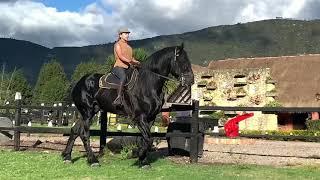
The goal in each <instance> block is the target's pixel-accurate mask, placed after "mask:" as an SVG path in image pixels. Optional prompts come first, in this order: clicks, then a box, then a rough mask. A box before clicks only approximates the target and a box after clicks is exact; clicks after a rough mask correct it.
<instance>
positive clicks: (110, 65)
mask: <svg viewBox="0 0 320 180" xmlns="http://www.w3.org/2000/svg"><path fill="white" fill-rule="evenodd" d="M114 63H115V58H114V55H110V56H108V57H107V60H106V72H110V71H111V69H112V68H113V65H114Z"/></svg>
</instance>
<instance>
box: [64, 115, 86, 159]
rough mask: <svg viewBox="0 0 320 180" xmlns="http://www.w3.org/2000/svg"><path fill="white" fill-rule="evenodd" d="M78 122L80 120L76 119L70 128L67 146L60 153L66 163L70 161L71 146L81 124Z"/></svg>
mask: <svg viewBox="0 0 320 180" xmlns="http://www.w3.org/2000/svg"><path fill="white" fill-rule="evenodd" d="M80 123H81V121H77V122H76V124H75V125H74V126H73V127H72V128H71V133H70V136H69V139H68V143H67V146H66V148H65V150H64V151H63V152H62V154H61V156H62V157H63V161H64V162H66V163H69V162H71V152H72V147H73V144H74V141H75V140H76V139H77V137H78V136H79V134H80V126H81V125H80Z"/></svg>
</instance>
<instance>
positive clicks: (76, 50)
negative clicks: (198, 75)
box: [0, 19, 320, 83]
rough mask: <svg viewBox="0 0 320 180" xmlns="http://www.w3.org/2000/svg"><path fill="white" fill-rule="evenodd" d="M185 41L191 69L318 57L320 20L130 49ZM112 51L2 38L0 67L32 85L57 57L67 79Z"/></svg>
mask: <svg viewBox="0 0 320 180" xmlns="http://www.w3.org/2000/svg"><path fill="white" fill-rule="evenodd" d="M181 42H184V44H185V47H186V50H187V52H188V54H189V56H190V59H191V61H192V63H193V64H198V65H206V64H207V63H208V62H209V61H211V60H220V59H226V58H238V57H258V56H280V55H297V54H305V53H306V54H309V53H320V21H319V20H313V21H301V20H289V19H273V20H264V21H257V22H250V23H245V24H241V23H238V24H235V25H223V26H216V27H209V28H205V29H202V30H199V31H194V32H187V33H183V34H174V35H165V36H157V37H153V38H148V39H142V40H133V41H130V44H131V45H132V47H133V48H144V49H146V50H147V51H148V52H149V53H153V52H154V51H156V50H159V49H161V48H163V47H167V46H172V45H179V44H180V43H181ZM112 52H113V43H108V44H101V45H92V46H84V47H56V48H53V49H49V48H46V47H43V46H40V45H37V44H34V43H31V42H27V41H20V40H14V39H4V38H2V39H0V63H1V62H2V63H3V62H5V63H6V65H7V67H9V69H12V68H13V67H17V68H23V69H24V71H25V72H26V74H27V77H28V79H29V80H30V82H32V83H34V82H35V81H36V78H37V75H38V72H39V70H40V67H41V65H42V63H44V62H47V61H49V60H50V59H52V58H56V59H57V60H58V61H60V62H61V63H62V64H63V66H64V68H65V71H66V73H67V74H68V76H69V77H70V75H71V74H72V72H73V70H74V68H75V66H76V65H77V64H78V63H80V62H81V61H88V60H90V59H95V60H96V61H98V62H103V61H105V60H106V57H107V56H108V55H110V54H112Z"/></svg>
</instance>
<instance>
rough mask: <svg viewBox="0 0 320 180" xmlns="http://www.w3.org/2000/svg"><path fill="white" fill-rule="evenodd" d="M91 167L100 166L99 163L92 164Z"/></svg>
mask: <svg viewBox="0 0 320 180" xmlns="http://www.w3.org/2000/svg"><path fill="white" fill-rule="evenodd" d="M90 166H91V167H100V164H99V163H92V164H91V165H90Z"/></svg>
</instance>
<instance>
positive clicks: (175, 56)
mask: <svg viewBox="0 0 320 180" xmlns="http://www.w3.org/2000/svg"><path fill="white" fill-rule="evenodd" d="M178 56H179V54H178V50H177V47H175V49H174V59H173V62H174V63H175V62H176V61H177V57H178ZM172 67H173V65H172V64H171V68H172ZM144 70H147V71H149V72H151V73H152V74H155V75H157V76H159V77H162V78H164V79H167V80H170V81H173V82H175V83H181V85H182V86H184V85H185V80H186V78H185V75H184V74H183V73H181V74H180V78H179V81H178V80H176V79H173V78H170V77H168V76H164V75H161V74H159V73H156V72H153V71H151V70H149V69H144Z"/></svg>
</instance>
